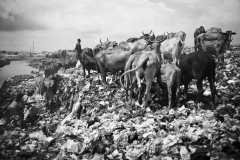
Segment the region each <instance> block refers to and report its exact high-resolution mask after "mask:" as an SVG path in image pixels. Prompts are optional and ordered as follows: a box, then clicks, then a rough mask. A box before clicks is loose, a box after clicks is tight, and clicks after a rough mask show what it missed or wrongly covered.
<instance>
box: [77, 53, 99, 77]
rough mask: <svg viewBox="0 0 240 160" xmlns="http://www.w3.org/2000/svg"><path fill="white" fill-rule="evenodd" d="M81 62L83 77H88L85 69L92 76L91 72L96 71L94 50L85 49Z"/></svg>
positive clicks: (81, 55)
mask: <svg viewBox="0 0 240 160" xmlns="http://www.w3.org/2000/svg"><path fill="white" fill-rule="evenodd" d="M80 62H81V64H82V67H83V76H84V77H85V76H86V72H85V69H86V70H87V71H88V76H87V77H89V76H90V70H96V65H95V59H94V57H93V50H92V49H91V48H84V49H83V50H82V52H81V54H80Z"/></svg>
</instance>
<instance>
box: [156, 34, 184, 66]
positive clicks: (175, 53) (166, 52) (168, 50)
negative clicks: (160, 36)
mask: <svg viewBox="0 0 240 160" xmlns="http://www.w3.org/2000/svg"><path fill="white" fill-rule="evenodd" d="M182 50H183V42H182V40H180V39H179V38H178V37H173V38H170V39H166V40H165V41H163V42H162V43H161V46H160V51H161V57H162V61H163V63H164V64H165V57H167V58H169V59H172V60H173V62H174V63H176V64H177V63H178V60H179V57H180V55H181V52H182Z"/></svg>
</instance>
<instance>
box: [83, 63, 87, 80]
mask: <svg viewBox="0 0 240 160" xmlns="http://www.w3.org/2000/svg"><path fill="white" fill-rule="evenodd" d="M85 76H86V72H85V67H84V65H83V77H84V78H85Z"/></svg>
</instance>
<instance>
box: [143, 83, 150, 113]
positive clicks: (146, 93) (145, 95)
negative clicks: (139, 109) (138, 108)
mask: <svg viewBox="0 0 240 160" xmlns="http://www.w3.org/2000/svg"><path fill="white" fill-rule="evenodd" d="M146 85H147V86H146V91H145V94H144V109H145V112H146V108H147V105H148V104H147V103H148V98H149V93H150V90H151V87H152V80H151V79H146Z"/></svg>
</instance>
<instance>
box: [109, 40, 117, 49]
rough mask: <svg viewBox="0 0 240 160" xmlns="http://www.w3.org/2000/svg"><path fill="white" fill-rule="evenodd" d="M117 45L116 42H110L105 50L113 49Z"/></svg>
mask: <svg viewBox="0 0 240 160" xmlns="http://www.w3.org/2000/svg"><path fill="white" fill-rule="evenodd" d="M117 45H118V44H117V42H116V41H110V43H109V44H108V47H107V49H113V48H114V47H116V46H117Z"/></svg>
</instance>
